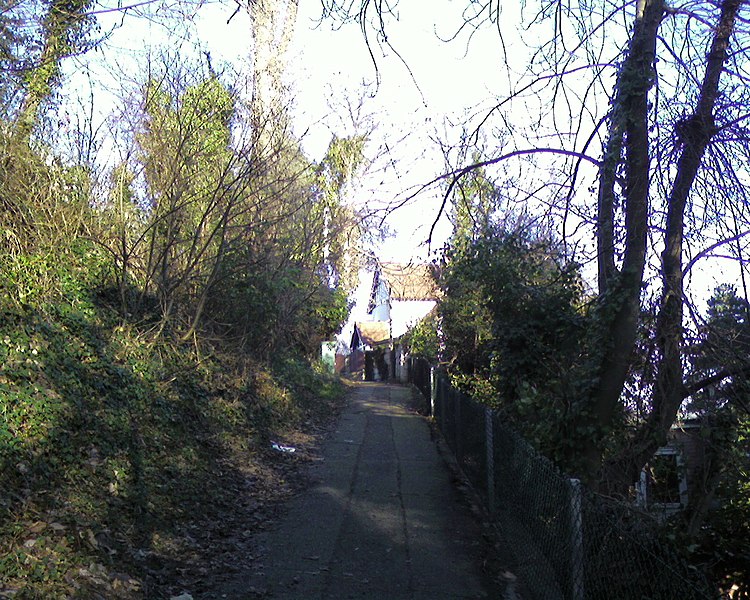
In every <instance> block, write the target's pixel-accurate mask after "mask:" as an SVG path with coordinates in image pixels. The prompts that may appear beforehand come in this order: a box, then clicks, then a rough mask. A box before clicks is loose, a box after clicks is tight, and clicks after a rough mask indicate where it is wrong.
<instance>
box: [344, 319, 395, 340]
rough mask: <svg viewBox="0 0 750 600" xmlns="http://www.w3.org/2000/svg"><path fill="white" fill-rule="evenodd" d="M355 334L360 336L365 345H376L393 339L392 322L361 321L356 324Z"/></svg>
mask: <svg viewBox="0 0 750 600" xmlns="http://www.w3.org/2000/svg"><path fill="white" fill-rule="evenodd" d="M354 336H358V337H359V339H360V341H361V342H362V344H363V345H365V346H376V345H377V344H380V343H382V342H386V341H388V340H390V339H391V328H390V324H389V323H388V322H387V321H371V322H367V321H360V322H357V323H355V325H354ZM354 345H355V344H352V346H354Z"/></svg>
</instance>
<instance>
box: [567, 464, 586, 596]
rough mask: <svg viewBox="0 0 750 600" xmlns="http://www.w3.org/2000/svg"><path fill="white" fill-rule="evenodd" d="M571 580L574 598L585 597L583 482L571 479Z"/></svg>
mask: <svg viewBox="0 0 750 600" xmlns="http://www.w3.org/2000/svg"><path fill="white" fill-rule="evenodd" d="M569 481H570V575H571V577H570V581H571V587H572V590H571V592H572V595H571V598H572V599H573V600H583V599H584V588H583V581H584V578H583V575H584V569H583V567H584V564H583V507H582V502H581V498H582V492H581V482H580V480H578V479H573V478H571V479H570V480H569Z"/></svg>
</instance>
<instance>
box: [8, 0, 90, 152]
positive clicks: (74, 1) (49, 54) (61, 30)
mask: <svg viewBox="0 0 750 600" xmlns="http://www.w3.org/2000/svg"><path fill="white" fill-rule="evenodd" d="M90 4H91V0H55V1H54V2H52V4H51V5H50V7H49V11H48V12H47V15H46V16H45V18H44V23H43V29H44V41H43V47H42V53H41V56H40V58H39V63H38V64H37V65H36V66H35V67H34V68H33V69H31V71H30V72H29V73H28V75H27V77H26V89H25V92H24V96H23V101H22V104H21V110H20V113H19V115H18V119H17V121H16V126H15V133H16V135H17V136H18V137H19V138H21V139H26V140H28V139H29V137H30V136H31V133H32V131H33V130H34V127H35V126H36V124H37V121H38V120H39V111H40V109H41V107H42V104H43V103H44V102H45V101H46V100H47V99H48V98H49V97H50V95H51V94H52V88H53V85H54V84H55V80H56V79H57V77H58V76H59V74H60V62H61V61H62V59H63V58H65V57H66V56H67V55H68V54H69V53H70V52H71V44H70V41H69V37H70V36H71V35H72V34H73V32H74V30H75V28H76V26H77V25H78V24H80V23H81V21H82V20H83V19H84V15H85V13H86V11H87V10H88V9H89V7H90Z"/></svg>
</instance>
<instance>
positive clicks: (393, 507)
mask: <svg viewBox="0 0 750 600" xmlns="http://www.w3.org/2000/svg"><path fill="white" fill-rule="evenodd" d="M410 394H411V390H410V389H409V388H405V387H400V386H395V385H384V384H361V385H359V386H358V387H357V388H356V389H355V391H354V392H353V394H352V399H351V402H350V406H349V408H348V409H347V410H346V411H345V412H344V413H343V415H342V416H341V418H340V421H339V423H338V427H337V430H336V432H335V433H334V434H333V435H332V437H331V439H329V440H328V442H327V443H326V444H325V446H324V448H323V461H321V462H320V463H319V465H318V466H317V467H316V468H315V470H314V473H313V479H314V481H315V483H314V485H313V486H312V487H311V489H309V490H308V491H307V492H305V493H304V494H302V495H300V496H299V497H297V498H295V499H294V500H293V501H292V502H291V503H290V507H289V512H288V513H287V514H286V516H285V517H284V519H283V520H282V522H281V523H279V525H278V527H277V528H275V529H274V530H272V531H269V532H266V533H263V534H261V535H259V536H258V539H257V543H258V545H259V549H260V553H261V557H260V558H259V559H258V560H257V561H256V562H255V563H254V564H253V566H252V572H251V573H250V574H246V575H244V576H243V577H242V578H241V579H242V581H239V580H238V581H236V582H235V583H234V585H233V586H232V591H231V592H230V593H228V594H227V595H226V596H225V597H226V598H285V599H286V598H289V599H296V598H299V599H300V600H307V599H321V600H322V599H326V600H328V599H332V600H333V599H336V600H338V599H344V598H372V599H387V600H401V599H404V600H405V599H409V600H428V599H429V600H439V599H443V598H445V599H449V598H456V599H460V598H485V597H488V596H487V594H486V592H485V590H484V588H483V584H482V578H481V575H480V573H479V568H478V564H477V563H478V562H479V559H478V555H479V552H480V543H479V541H480V539H481V536H480V534H479V532H478V528H477V525H476V523H475V522H474V520H473V518H472V517H471V516H470V515H469V514H468V512H467V508H466V506H465V505H464V504H462V503H461V501H460V497H459V496H458V494H457V492H456V490H455V487H454V485H453V482H452V477H451V474H450V471H449V470H448V468H447V467H446V464H445V462H444V460H443V459H442V457H441V456H440V454H439V453H438V451H437V448H436V445H435V443H434V441H433V440H432V439H431V432H430V428H429V425H428V423H427V422H426V421H425V420H424V418H423V417H420V416H419V415H416V414H415V413H414V412H412V411H410V410H409V409H408V408H407V404H408V399H409V397H410Z"/></svg>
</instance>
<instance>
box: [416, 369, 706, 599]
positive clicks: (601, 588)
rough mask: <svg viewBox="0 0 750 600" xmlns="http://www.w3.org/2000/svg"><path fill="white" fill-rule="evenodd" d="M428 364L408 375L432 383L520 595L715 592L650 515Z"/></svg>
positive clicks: (691, 595)
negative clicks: (607, 491)
mask: <svg viewBox="0 0 750 600" xmlns="http://www.w3.org/2000/svg"><path fill="white" fill-rule="evenodd" d="M414 362H416V361H414ZM424 368H425V365H424V364H423V365H422V366H421V367H418V369H421V371H418V370H417V369H410V373H415V374H416V373H420V372H421V373H422V375H420V376H421V377H422V378H423V379H422V380H423V381H425V380H426V381H433V382H434V385H433V386H432V387H430V388H429V389H423V386H422V385H420V386H419V388H420V389H421V390H422V392H423V393H425V392H427V393H425V398H427V399H430V404H431V405H432V407H433V417H434V419H435V422H436V423H437V425H438V427H439V428H440V430H441V432H442V434H443V437H444V438H445V440H446V442H447V444H448V445H449V446H450V448H451V450H452V451H453V453H454V454H455V457H456V460H457V461H458V463H459V465H460V466H461V468H462V470H463V471H464V473H465V475H466V477H467V478H468V479H469V481H470V482H471V483H472V485H473V486H474V489H475V490H476V491H477V492H478V493H479V494H480V495H482V496H483V497H484V500H485V501H486V502H487V505H488V508H489V510H490V514H492V515H493V518H494V519H495V521H496V522H497V524H498V527H499V529H500V531H501V532H502V534H503V536H504V537H505V538H506V540H507V542H508V545H509V547H510V548H511V549H512V551H513V554H514V555H515V563H516V564H515V565H513V567H514V570H515V571H516V574H517V575H518V576H519V580H520V586H521V589H522V592H521V593H522V597H523V598H524V599H525V600H526V599H531V598H539V599H540V600H541V599H544V600H550V599H554V598H563V599H571V600H582V599H592V600H598V599H607V600H610V599H616V600H631V599H632V600H646V599H648V600H678V599H679V600H683V599H696V600H697V599H708V598H711V599H717V598H719V597H720V595H719V593H718V592H716V591H714V590H712V589H711V587H710V586H709V585H708V583H707V581H706V579H705V578H704V577H703V576H702V575H701V573H699V572H698V571H696V570H695V569H694V568H693V567H691V566H689V565H688V564H687V563H686V562H685V561H684V560H682V559H681V558H679V556H678V555H677V553H676V552H675V550H674V549H673V548H672V547H671V546H670V543H669V541H668V540H666V539H664V538H663V536H662V535H661V532H660V530H659V527H658V524H657V523H656V522H655V521H653V519H650V518H649V517H648V515H646V514H644V513H642V512H641V511H639V510H637V509H636V508H635V507H633V506H630V505H628V504H625V503H622V502H616V501H613V500H610V499H608V498H605V497H603V496H601V495H598V494H595V493H594V492H592V491H590V490H587V489H585V488H584V487H583V486H582V485H581V484H580V483H579V482H578V481H577V480H575V479H570V478H569V477H566V476H565V475H564V474H563V473H561V472H560V471H559V470H558V469H557V468H556V467H555V466H554V465H553V464H552V463H551V462H550V461H549V460H548V459H546V458H545V457H543V456H541V455H540V454H539V453H538V452H536V450H534V448H533V447H532V446H531V445H530V444H529V443H528V442H526V441H525V440H524V439H523V438H522V437H521V436H520V435H519V434H518V433H517V432H516V431H514V430H513V429H512V428H511V427H510V426H508V425H507V424H506V423H504V422H503V421H502V419H501V418H500V416H499V415H498V414H497V413H496V412H494V411H492V410H490V409H488V408H487V407H486V406H484V405H481V404H479V403H477V402H475V401H473V400H472V399H471V398H469V397H468V396H466V395H465V394H463V393H461V392H459V391H457V390H456V389H454V388H453V387H451V386H450V384H449V383H448V381H447V380H446V379H445V378H444V377H436V376H434V375H433V376H432V377H428V378H425V377H424V374H423V370H424Z"/></svg>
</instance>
